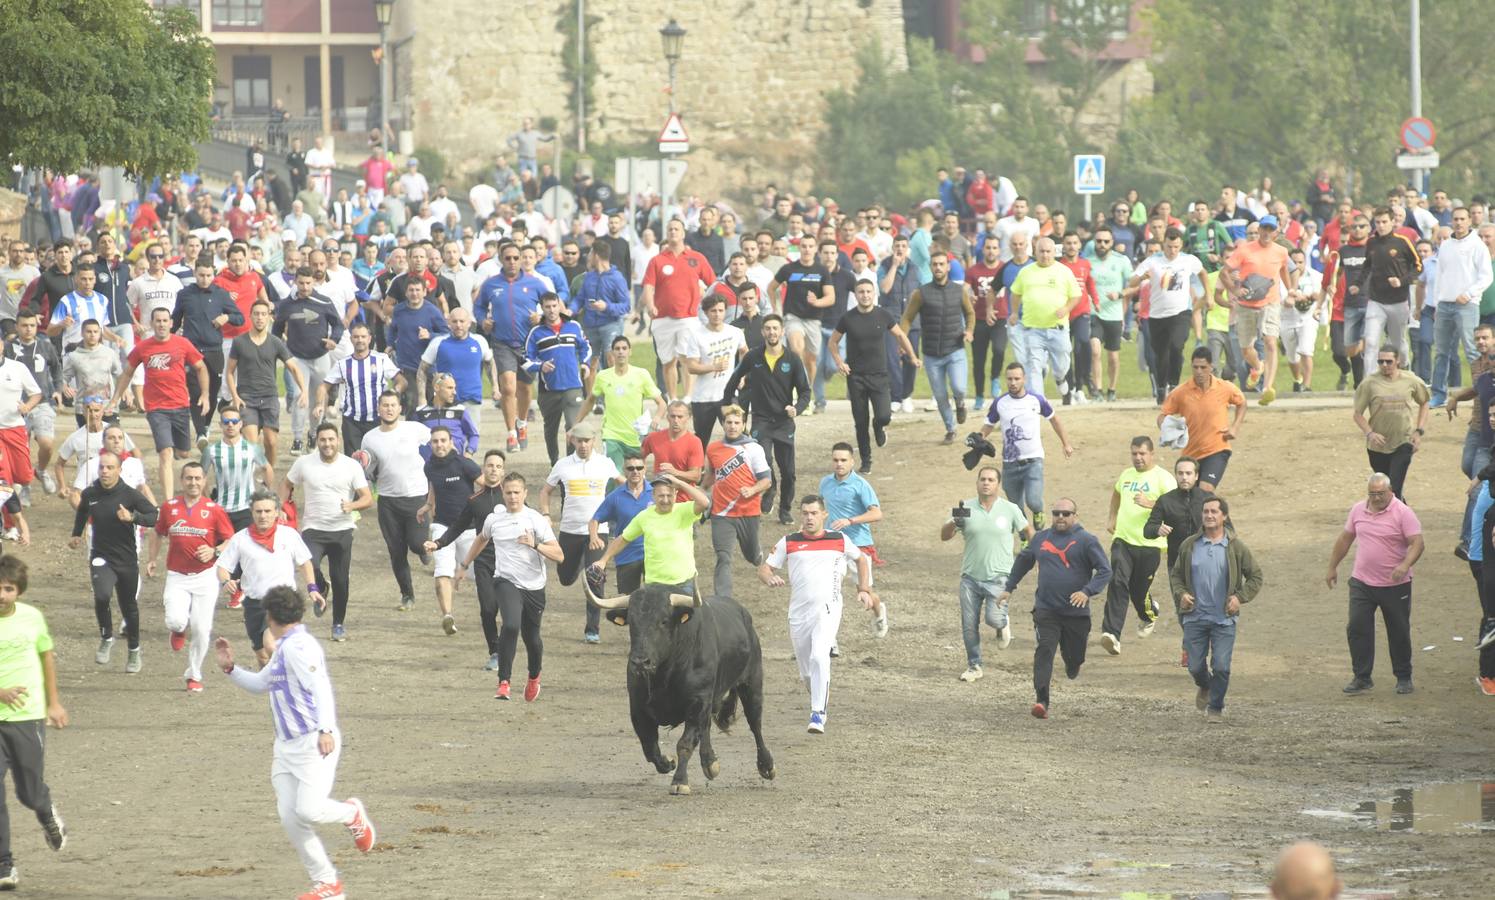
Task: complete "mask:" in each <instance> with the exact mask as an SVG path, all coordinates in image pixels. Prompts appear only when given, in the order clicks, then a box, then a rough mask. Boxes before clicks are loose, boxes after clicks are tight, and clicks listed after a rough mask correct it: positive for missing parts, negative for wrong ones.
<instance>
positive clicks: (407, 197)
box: [400, 156, 441, 222]
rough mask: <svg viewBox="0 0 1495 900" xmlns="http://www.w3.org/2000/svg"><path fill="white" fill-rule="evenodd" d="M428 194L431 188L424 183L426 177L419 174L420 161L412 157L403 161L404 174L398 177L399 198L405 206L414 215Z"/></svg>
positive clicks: (423, 203)
mask: <svg viewBox="0 0 1495 900" xmlns="http://www.w3.org/2000/svg"><path fill="white" fill-rule="evenodd" d="M430 193H431V186H430V185H429V184H427V183H426V176H424V175H422V174H421V173H420V160H418V159H416V158H415V157H413V156H412V157H410V158H409V159H407V160H405V174H403V175H401V176H400V196H401V198H403V199H404V201H405V206H406V207H407V208H408V209H409V210H410V212H411V213H414V212H415V211H416V210H418V209H420V208H421V206H423V205H425V203H426V197H427V196H428V195H429V194H430ZM435 221H438V222H439V221H441V220H440V219H436V220H435Z"/></svg>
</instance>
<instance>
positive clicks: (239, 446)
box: [202, 437, 266, 512]
mask: <svg viewBox="0 0 1495 900" xmlns="http://www.w3.org/2000/svg"><path fill="white" fill-rule="evenodd" d="M265 462H266V461H265V451H264V450H262V449H261V448H260V445H259V444H257V443H256V444H251V443H249V441H247V440H245V439H244V438H242V437H241V438H239V440H238V442H237V443H233V444H230V443H229V442H227V441H214V442H213V443H211V444H209V445H208V446H207V448H206V449H205V450H203V454H202V464H203V468H205V469H208V470H210V471H211V472H212V473H213V482H214V484H215V485H216V486H217V488H218V502H219V503H221V504H223V508H224V509H226V510H228V511H229V512H239V511H240V510H245V509H248V508H249V498H250V497H252V496H254V491H255V488H257V487H258V486H259V485H258V484H257V483H256V482H255V473H256V470H258V469H259V468H260V467H261V466H263V465H265Z"/></svg>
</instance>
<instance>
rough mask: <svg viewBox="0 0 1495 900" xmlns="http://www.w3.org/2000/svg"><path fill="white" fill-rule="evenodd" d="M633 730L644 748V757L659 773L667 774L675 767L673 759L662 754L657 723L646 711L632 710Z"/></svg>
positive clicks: (662, 749)
mask: <svg viewBox="0 0 1495 900" xmlns="http://www.w3.org/2000/svg"><path fill="white" fill-rule="evenodd" d="M630 715H631V717H632V719H633V731H634V733H635V734H637V735H638V742H639V744H640V746H642V747H643V748H644V759H646V760H648V761H649V762H651V763H653V764H654V768H655V770H656V771H658V772H659V774H661V775H665V774H668V773H669V772H670V770H672V769H674V768H675V760H673V759H671V758H669V757H667V756H665V755H664V748H662V747H660V746H659V723H657V722H655V721H654V720H653V719H651V718H649V716H648V714H647V713H644V712H642V711H638V710H635V711H632V712H631V713H630Z"/></svg>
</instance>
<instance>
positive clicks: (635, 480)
mask: <svg viewBox="0 0 1495 900" xmlns="http://www.w3.org/2000/svg"><path fill="white" fill-rule="evenodd" d="M740 412H741V411H740V410H739V413H740ZM739 417H740V416H739ZM645 468H646V466H645V465H644V457H643V456H642V455H641V454H640V453H639V452H638V451H637V450H630V451H628V455H627V456H625V457H623V484H622V486H621V487H619V488H618V489H617V490H613V491H609V492H608V495H607V497H606V498H605V499H603V501H602V505H601V506H598V507H597V511H596V512H594V513H592V521H590V522H588V523H587V537H588V543H587V546H589V547H590V548H591V549H593V550H596V551H599V552H600V551H602V550H606V549H607V539H606V538H605V537H604V536H603V535H602V529H603V528H606V529H607V531H608V533H609V534H622V533H623V529H624V528H627V527H628V523H629V522H632V521H633V517H634V516H636V515H638V514H639V513H641V512H643V511H645V510H647V509H648V508H649V505H650V504H652V503H653V502H654V495H653V493H652V492H651V491H649V489H648V488H647V487H646V486H645V485H644V470H645ZM767 478H768V476H767V475H766V474H765V475H764V480H765V481H767ZM753 534H754V538H755V539H756V536H757V531H756V530H755V531H754V532H753ZM713 536H714V534H713ZM613 563H614V565H615V566H616V570H617V576H618V593H620V594H632V593H633V592H634V591H636V590H638V589H639V588H640V587H641V586H642V585H643V583H644V539H643V538H641V537H639V538H634V539H633V540H632V541H629V542H628V546H626V547H624V548H623V551H622V552H621V553H619V554H618V555H617V557H616V558H615V559H614V560H613ZM717 596H719V597H720V596H723V595H721V594H717ZM587 599H589V600H590V599H591V598H590V597H588V598H587Z"/></svg>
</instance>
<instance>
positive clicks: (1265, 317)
mask: <svg viewBox="0 0 1495 900" xmlns="http://www.w3.org/2000/svg"><path fill="white" fill-rule="evenodd" d="M1287 262H1288V258H1287V248H1286V247H1284V246H1282V245H1281V244H1279V243H1277V217H1276V216H1271V215H1267V216H1262V217H1261V221H1260V222H1259V223H1258V231H1257V234H1256V240H1254V241H1240V242H1238V243H1237V244H1236V245H1235V249H1234V250H1232V251H1231V253H1230V256H1229V258H1227V259H1226V261H1225V265H1224V266H1222V267H1221V268H1220V281H1221V282H1222V283H1223V284H1224V285H1225V291H1226V296H1227V297H1229V298H1230V300H1231V301H1232V302H1233V303H1235V305H1236V320H1235V330H1236V337H1237V338H1238V339H1239V340H1240V343H1241V355H1242V356H1244V357H1245V359H1246V365H1247V367H1249V368H1250V370H1251V373H1250V376H1249V378H1248V379H1247V383H1248V384H1249V383H1251V382H1254V381H1255V380H1256V379H1257V377H1258V376H1260V375H1261V373H1262V360H1261V358H1260V357H1259V356H1257V354H1256V339H1257V338H1261V339H1262V341H1263V342H1264V343H1265V344H1266V346H1267V358H1266V373H1267V378H1266V381H1265V383H1264V384H1263V385H1262V391H1261V399H1260V401H1258V402H1260V403H1261V405H1262V406H1266V405H1267V404H1268V403H1271V402H1272V401H1273V400H1276V399H1277V389H1276V387H1275V386H1274V385H1275V384H1276V382H1277V336H1278V334H1279V333H1280V332H1281V330H1282V292H1281V290H1280V287H1279V286H1280V285H1284V284H1293V283H1295V282H1294V279H1292V278H1291V276H1290V275H1289V274H1288V270H1287ZM1200 477H1201V480H1202V479H1203V474H1202V473H1201V476H1200Z"/></svg>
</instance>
